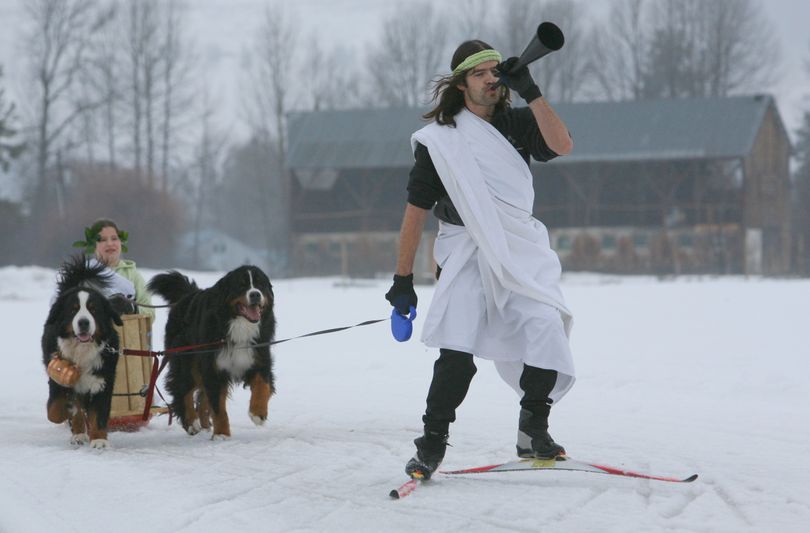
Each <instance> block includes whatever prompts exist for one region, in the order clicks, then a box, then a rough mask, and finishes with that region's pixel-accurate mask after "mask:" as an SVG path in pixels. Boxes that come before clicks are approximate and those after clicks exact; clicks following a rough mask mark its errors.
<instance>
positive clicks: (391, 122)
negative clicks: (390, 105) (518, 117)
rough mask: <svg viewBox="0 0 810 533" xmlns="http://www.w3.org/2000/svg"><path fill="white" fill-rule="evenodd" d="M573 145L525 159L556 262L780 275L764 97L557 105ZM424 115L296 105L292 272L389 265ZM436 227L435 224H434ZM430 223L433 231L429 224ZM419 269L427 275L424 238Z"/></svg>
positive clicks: (771, 134) (357, 270) (360, 271)
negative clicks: (538, 159)
mask: <svg viewBox="0 0 810 533" xmlns="http://www.w3.org/2000/svg"><path fill="white" fill-rule="evenodd" d="M555 109H556V110H557V111H558V113H559V114H560V116H561V117H562V118H563V120H564V121H565V122H566V124H567V125H568V127H569V129H570V131H571V134H572V136H573V138H574V151H573V153H572V154H571V155H569V156H566V157H560V158H557V159H555V160H554V161H552V162H550V163H544V164H533V165H532V173H533V174H534V178H535V191H536V194H535V209H534V213H535V216H537V218H539V219H540V220H542V221H543V222H544V223H545V224H546V225H547V226H548V227H549V229H550V231H551V236H552V245H553V246H554V248H555V249H556V250H557V251H558V253H559V254H560V257H561V259H562V261H563V263H564V266H565V268H567V269H575V270H599V271H611V272H626V273H657V274H668V273H746V274H783V273H786V272H788V270H789V268H790V249H791V246H790V240H791V233H790V218H789V214H790V209H789V205H790V202H789V198H790V179H789V158H790V150H791V147H790V141H789V138H788V135H787V132H786V130H785V127H784V124H783V122H782V120H781V117H780V116H779V112H778V110H777V108H776V105H775V102H774V100H773V98H772V97H770V96H767V95H756V96H738V97H728V98H700V99H682V100H651V101H637V102H598V103H577V104H556V105H555ZM423 112H424V110H422V109H380V110H370V109H368V110H354V111H325V112H307V113H294V114H292V115H291V116H290V120H289V151H288V158H287V159H288V165H289V168H290V169H291V170H292V173H293V176H294V177H295V179H294V180H293V187H292V188H293V190H292V202H293V206H292V213H293V215H292V221H291V223H292V228H293V233H294V237H293V242H294V244H293V258H292V261H293V270H295V271H298V272H301V273H302V274H311V275H316V274H336V273H342V274H345V275H373V274H375V273H389V272H390V271H391V270H392V269H393V268H394V264H395V250H396V241H397V235H398V230H399V225H400V223H401V217H402V212H403V208H404V202H405V196H406V192H405V186H406V184H407V180H408V171H409V170H410V168H411V166H412V164H413V155H412V154H411V151H410V143H409V139H410V135H411V133H412V132H413V131H415V130H416V129H418V128H420V127H421V126H422V125H424V122H423V121H422V120H421V119H420V116H421V114H422V113H423ZM432 224H435V222H432ZM428 229H431V228H428ZM432 233H433V232H432V231H430V232H426V234H427V237H428V238H426V239H423V241H425V242H424V243H423V247H422V250H420V257H419V263H418V266H417V270H418V272H417V273H418V274H419V275H421V276H423V277H429V276H430V273H431V272H432V269H433V267H432V265H431V261H430V252H429V250H430V246H431V244H432V243H431V242H430V237H431V236H432Z"/></svg>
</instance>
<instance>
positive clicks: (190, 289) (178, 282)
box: [146, 270, 200, 304]
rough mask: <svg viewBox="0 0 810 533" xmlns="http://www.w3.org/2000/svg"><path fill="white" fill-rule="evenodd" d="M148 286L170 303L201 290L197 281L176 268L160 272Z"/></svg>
mask: <svg viewBox="0 0 810 533" xmlns="http://www.w3.org/2000/svg"><path fill="white" fill-rule="evenodd" d="M146 288H147V289H149V291H151V292H152V293H154V294H157V295H158V296H161V297H162V298H163V299H164V300H166V301H167V302H169V303H170V304H176V303H177V302H179V301H180V300H182V299H183V298H184V297H186V296H188V295H189V294H193V293H195V292H197V291H198V290H200V289H199V287H197V284H196V283H194V282H193V281H192V280H190V279H189V278H187V277H186V276H184V275H183V274H181V273H180V272H178V271H176V270H170V271H168V272H166V273H165V274H158V275H157V276H155V277H153V278H152V279H150V280H149V283H147V285H146Z"/></svg>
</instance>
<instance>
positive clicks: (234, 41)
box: [0, 0, 810, 134]
mask: <svg viewBox="0 0 810 533" xmlns="http://www.w3.org/2000/svg"><path fill="white" fill-rule="evenodd" d="M417 1H419V0H400V2H417ZM493 1H494V2H498V1H505V0H493ZM760 1H761V2H762V4H763V5H764V6H765V8H764V9H765V12H766V14H767V16H768V17H769V18H770V19H771V21H772V22H773V24H774V26H775V27H776V29H777V31H778V32H779V38H780V42H781V45H782V56H783V65H782V78H781V81H780V83H779V84H778V85H777V86H775V87H773V88H772V90H771V92H772V93H773V94H774V95H775V96H776V99H777V103H778V106H779V109H780V111H781V113H782V115H783V117H784V119H785V122H786V125H787V127H788V129H789V130H790V131H791V134H792V133H793V131H794V130H795V129H796V127H797V126H798V123H799V119H800V117H801V113H802V111H803V110H805V109H807V110H810V74H808V72H807V69H806V68H805V67H804V66H803V64H804V62H805V61H810V31H808V27H809V25H808V22H807V21H810V0H760ZM21 2H22V0H0V64H2V65H4V67H5V72H6V75H5V77H4V84H5V85H6V86H7V87H8V89H9V90H10V91H12V92H18V91H20V90H21V89H20V87H21V84H20V83H19V78H20V75H21V73H20V66H21V64H22V62H21V60H20V59H21V57H20V56H21V55H22V54H24V50H22V49H21V48H20V47H19V46H18V45H15V35H16V33H17V31H18V28H20V25H21V23H22V22H23V20H22V15H21V9H20V5H21ZM287 3H289V5H290V6H291V7H293V9H294V10H295V11H297V12H298V13H299V14H300V18H301V20H302V22H303V23H304V24H305V25H306V26H307V28H306V29H305V34H306V33H309V31H310V30H312V31H314V30H315V29H318V30H319V31H320V32H321V33H322V34H323V35H324V36H325V37H324V42H328V41H329V39H334V40H335V41H342V42H346V43H348V44H350V45H354V46H357V47H358V48H359V49H362V47H363V45H364V44H365V43H368V42H370V41H372V40H373V39H374V37H375V36H376V34H375V31H374V28H377V27H379V24H378V23H379V21H381V20H382V19H383V18H385V16H386V15H387V14H389V13H390V12H391V11H392V10H393V9H394V8H395V6H396V5H397V2H395V1H392V0H289V1H288V2H287ZM608 3H609V0H588V1H587V2H581V4H582V5H583V7H584V8H586V9H590V10H595V12H594V13H589V15H595V14H602V13H604V12H605V11H606V6H607V5H608ZM265 4H266V2H265V1H264V0H189V1H188V6H189V9H190V16H191V20H190V21H191V27H192V29H193V31H192V36H193V39H194V41H195V42H196V43H197V46H198V47H199V49H200V52H201V53H202V55H203V57H204V58H205V60H206V62H207V64H208V67H209V68H207V69H206V74H205V75H206V76H208V77H209V79H207V80H206V81H207V83H208V84H209V86H210V87H212V91H213V93H214V95H213V96H214V98H220V99H224V100H225V101H231V100H233V99H234V98H233V93H234V92H235V91H236V90H237V88H236V87H237V85H236V84H237V82H238V78H239V77H240V76H241V72H240V68H239V62H240V57H241V56H242V54H243V51H244V50H245V49H246V48H247V47H248V46H249V45H250V40H251V39H252V38H253V36H254V35H255V33H256V28H257V27H258V25H259V23H260V21H261V17H262V11H263V6H264V5H265ZM550 98H551V99H552V100H553V96H550ZM236 113H238V110H234V112H233V114H234V115H235V114H236ZM234 119H236V117H234Z"/></svg>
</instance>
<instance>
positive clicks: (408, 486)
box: [388, 472, 424, 500]
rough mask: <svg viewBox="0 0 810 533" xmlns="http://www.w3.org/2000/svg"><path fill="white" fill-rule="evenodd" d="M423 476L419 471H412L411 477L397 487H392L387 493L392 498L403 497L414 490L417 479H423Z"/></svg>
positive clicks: (417, 482) (417, 483)
mask: <svg viewBox="0 0 810 533" xmlns="http://www.w3.org/2000/svg"><path fill="white" fill-rule="evenodd" d="M423 479H424V476H423V475H422V473H421V472H414V473H413V474H411V479H409V480H408V481H406V482H405V483H403V484H402V485H400V487H399V488H398V489H393V490H392V491H391V492H389V493H388V496H390V497H391V498H392V499H394V500H399V499H401V498H404V497H405V496H407V495H408V494H410V493H412V492H413V491H415V490H416V487H417V486H418V485H419V481H421V480H423Z"/></svg>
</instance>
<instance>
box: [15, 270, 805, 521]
mask: <svg viewBox="0 0 810 533" xmlns="http://www.w3.org/2000/svg"><path fill="white" fill-rule="evenodd" d="M153 273H154V272H145V274H146V276H147V277H148V276H150V275H151V274H153ZM191 275H192V276H193V277H195V278H196V279H197V281H198V283H200V285H202V286H209V285H210V284H212V283H213V282H214V281H215V280H216V278H217V277H218V276H217V275H214V274H211V273H205V274H194V273H192V274H191ZM53 283H54V272H53V271H52V270H47V269H41V268H33V267H31V268H2V269H0V338H2V339H3V341H2V342H3V344H4V345H5V348H4V350H3V360H4V364H5V367H4V368H5V370H4V373H3V379H2V386H0V432H2V438H0V531H1V532H3V533H5V532H11V533H16V532H29V531H30V532H42V531H59V532H72V531H77V532H79V531H81V532H95V531H98V532H109V531H116V532H144V531H148V532H150V533H156V532H164V531H165V532H179V531H188V532H206V531H217V532H221V531H422V530H424V531H541V530H542V531H569V532H571V531H573V532H580V531H581V532H594V531H599V532H609V531H628V532H630V531H632V532H636V531H645V532H648V531H679V532H680V531H704V532H711V533H715V532H720V531H729V532H732V531H733V532H737V531H778V532H780V533H786V532H794V531H795V532H798V531H807V527H808V524H810V482H808V479H809V477H810V394H809V393H808V381H809V380H810V346H808V338H810V337H809V336H808V330H809V329H810V319H808V316H809V315H808V312H807V301H808V295H810V281H807V280H763V279H742V278H703V279H698V278H689V279H678V280H664V281H659V280H656V279H653V278H616V277H607V276H596V275H571V276H568V277H566V279H565V283H564V290H565V293H566V296H567V298H568V301H569V304H570V307H571V308H572V309H573V310H574V313H575V315H576V325H575V327H574V333H573V338H572V345H573V349H574V354H575V359H576V362H577V366H578V373H579V380H578V383H577V384H576V385H575V387H574V388H573V389H572V391H571V392H570V393H569V395H568V396H567V397H566V398H565V399H564V400H563V401H562V402H561V403H560V405H559V406H558V407H556V408H555V409H554V411H553V413H552V434H553V435H554V436H555V438H556V439H557V440H558V441H559V442H561V443H563V444H564V445H565V447H566V448H567V450H568V452H569V454H571V455H572V456H574V457H576V458H580V459H586V460H594V461H597V462H603V463H606V464H612V465H615V466H621V467H625V468H628V469H634V470H641V471H649V472H653V473H658V474H663V475H673V476H685V475H688V474H692V473H699V474H700V478H699V479H698V480H697V481H696V482H694V483H692V484H671V483H663V482H655V481H645V480H637V479H630V478H620V477H614V476H601V475H594V474H584V473H577V472H547V471H538V472H529V473H524V472H516V473H503V474H492V475H485V476H478V477H475V476H467V477H453V478H448V477H441V476H438V477H437V478H436V479H435V481H433V482H431V486H425V487H421V488H420V489H419V490H417V492H415V493H414V494H412V495H411V496H409V497H408V498H406V499H403V500H399V501H393V500H389V498H388V492H389V491H390V490H391V489H392V488H395V487H397V486H398V485H400V484H401V483H402V482H404V481H405V475H404V473H403V466H404V464H405V461H406V460H407V459H408V457H410V455H411V454H412V451H413V445H412V443H411V441H412V439H413V438H414V437H416V436H417V434H418V433H419V431H420V429H421V421H420V416H421V414H422V410H423V408H424V396H425V393H426V391H427V386H428V382H429V379H430V375H431V368H432V364H433V360H434V358H435V353H434V352H433V351H432V350H428V349H426V348H425V347H424V346H422V345H421V344H420V343H419V342H418V340H415V339H414V340H411V341H410V342H408V343H403V344H399V343H396V342H394V341H393V340H392V339H391V337H390V333H389V331H388V326H387V325H386V324H377V325H372V326H367V327H362V328H356V329H352V330H349V331H345V332H340V333H335V334H332V335H327V336H322V337H313V338H307V339H300V340H295V341H292V342H289V343H284V344H280V345H279V346H277V347H276V348H275V350H274V352H275V360H276V374H277V385H278V394H277V395H276V396H275V397H273V399H272V400H271V403H270V420H269V422H268V424H267V425H266V426H265V427H261V428H257V427H255V426H254V425H253V424H252V423H251V422H250V420H249V419H248V416H247V402H248V395H247V391H245V390H243V389H241V388H240V389H237V390H235V391H234V393H233V399H232V400H231V404H230V405H231V409H230V413H231V423H232V431H233V437H232V438H231V439H230V440H228V441H225V442H214V441H211V440H210V439H209V438H207V436H206V435H205V434H200V435H197V436H195V437H189V436H188V435H186V434H185V433H184V432H183V431H182V430H181V429H180V428H179V427H178V426H177V425H176V424H174V425H172V426H167V419H166V417H158V418H155V419H153V420H152V422H151V423H150V425H149V426H148V427H147V428H144V429H142V430H141V431H140V432H137V433H113V434H111V439H110V440H111V447H110V448H108V449H106V450H92V449H89V448H87V447H80V448H74V447H72V446H70V445H69V443H68V440H69V435H68V430H67V428H66V427H63V426H56V425H53V424H50V423H49V422H48V421H47V419H46V417H45V399H46V397H47V386H46V377H45V373H44V370H43V368H42V365H41V363H40V353H39V338H40V335H41V327H42V323H43V322H44V319H45V316H46V312H47V305H48V300H49V298H50V295H51V292H52V290H53ZM387 286H388V283H387V282H385V281H363V282H353V283H341V282H339V280H335V279H306V280H304V279H298V280H280V281H278V282H277V283H276V312H277V316H278V320H279V330H278V338H286V337H290V336H294V335H298V334H303V333H307V332H310V331H314V330H319V329H324V328H328V327H335V326H342V325H350V324H355V323H358V322H361V321H364V320H369V319H373V318H382V317H385V316H386V315H387V314H388V312H389V309H390V308H389V307H388V305H387V303H386V302H385V301H384V300H383V299H382V294H383V293H384V292H385V291H386V290H387ZM418 292H419V296H420V301H421V302H422V307H423V308H424V309H426V308H427V307H426V306H427V303H428V302H429V301H430V297H431V292H432V289H431V288H430V287H420V288H418ZM164 323H165V313H160V314H159V317H158V325H157V328H156V331H155V344H156V347H157V348H162V346H163V343H162V336H163V335H162V326H163V324H164ZM416 326H417V327H416V331H415V337H417V336H418V335H419V333H420V331H419V328H420V321H419V319H417V324H416ZM517 400H518V399H517V397H516V396H515V394H514V392H512V391H511V389H509V387H507V386H506V385H505V384H504V383H502V382H501V381H500V379H499V378H498V377H497V374H496V373H495V372H494V369H493V368H492V365H491V364H489V363H487V362H486V361H481V362H480V363H479V372H478V375H477V376H476V379H475V380H474V382H473V386H472V388H471V391H470V394H469V396H468V398H467V400H466V402H465V403H464V405H463V406H462V408H461V409H460V411H459V413H458V415H459V420H458V422H457V423H456V424H454V425H453V427H452V428H451V443H452V444H453V447H452V448H449V449H448V454H447V457H446V459H445V463H444V465H443V466H444V467H446V468H461V467H468V466H477V465H482V464H490V463H493V462H500V461H504V460H508V459H510V458H511V457H512V455H513V451H514V439H515V426H516V421H517V413H518V407H517Z"/></svg>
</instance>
